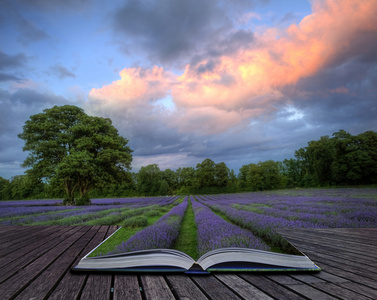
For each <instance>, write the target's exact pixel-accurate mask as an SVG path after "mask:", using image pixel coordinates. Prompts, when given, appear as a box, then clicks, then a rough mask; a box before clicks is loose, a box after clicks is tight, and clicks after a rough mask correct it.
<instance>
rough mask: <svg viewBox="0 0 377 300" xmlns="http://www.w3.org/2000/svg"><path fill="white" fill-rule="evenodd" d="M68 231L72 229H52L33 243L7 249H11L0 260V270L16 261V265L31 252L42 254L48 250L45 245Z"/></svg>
mask: <svg viewBox="0 0 377 300" xmlns="http://www.w3.org/2000/svg"><path fill="white" fill-rule="evenodd" d="M69 230H72V228H69V227H61V228H53V229H52V231H51V232H48V233H47V234H46V235H43V236H38V237H39V238H36V239H34V240H33V242H26V243H25V244H23V245H19V246H16V247H9V249H12V251H11V252H10V253H8V254H7V255H4V256H3V257H1V258H0V268H2V267H4V266H5V265H7V264H9V263H13V262H14V261H16V262H15V263H17V262H18V261H19V260H20V259H23V258H24V257H25V256H26V255H28V254H29V253H31V252H33V251H36V250H37V252H43V250H45V249H46V248H48V245H46V246H45V244H47V243H48V242H50V241H52V240H54V239H57V238H58V237H59V235H61V234H63V233H64V232H68V231H69ZM36 231H39V229H38V228H36ZM34 255H35V254H34ZM34 255H33V256H34ZM13 267H14V264H13Z"/></svg>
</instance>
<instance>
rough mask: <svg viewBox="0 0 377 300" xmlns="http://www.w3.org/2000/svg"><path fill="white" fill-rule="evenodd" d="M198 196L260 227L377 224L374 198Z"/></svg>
mask: <svg viewBox="0 0 377 300" xmlns="http://www.w3.org/2000/svg"><path fill="white" fill-rule="evenodd" d="M200 199H201V200H202V201H203V203H205V204H206V205H208V206H210V207H212V208H213V209H215V210H220V211H222V212H223V213H224V214H225V215H227V216H228V215H229V216H232V218H233V219H245V221H246V220H249V221H248V222H253V223H255V224H256V225H258V226H259V227H266V226H269V227H291V228H315V227H321V228H328V227H332V228H335V227H342V228H343V227H377V200H376V199H374V198H354V197H348V198H346V197H343V198H341V197H331V196H315V195H311V196H306V197H305V196H301V197H289V196H280V195H273V194H264V193H250V194H233V195H218V196H206V197H204V196H203V197H201V198H200ZM245 221H244V222H245Z"/></svg>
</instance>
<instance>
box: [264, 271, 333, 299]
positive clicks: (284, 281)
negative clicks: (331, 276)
mask: <svg viewBox="0 0 377 300" xmlns="http://www.w3.org/2000/svg"><path fill="white" fill-rule="evenodd" d="M267 277H268V278H270V279H271V280H273V281H275V282H277V283H279V284H281V285H283V286H285V287H286V288H288V289H290V290H293V291H295V292H296V293H298V294H300V295H301V296H302V297H306V298H309V299H315V300H317V299H336V298H335V297H332V296H331V295H329V294H327V293H324V292H322V291H319V290H318V289H316V288H313V287H312V286H310V285H308V284H306V283H303V282H300V281H299V280H297V279H295V278H293V277H292V276H280V275H268V276H267Z"/></svg>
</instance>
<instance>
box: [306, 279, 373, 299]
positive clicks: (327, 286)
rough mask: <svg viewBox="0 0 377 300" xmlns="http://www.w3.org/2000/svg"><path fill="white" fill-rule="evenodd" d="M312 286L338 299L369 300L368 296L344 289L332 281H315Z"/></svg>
mask: <svg viewBox="0 0 377 300" xmlns="http://www.w3.org/2000/svg"><path fill="white" fill-rule="evenodd" d="M312 287H313V288H315V289H318V290H321V291H323V292H326V293H328V294H331V295H332V296H335V297H337V298H339V299H345V300H348V299H357V300H370V298H369V297H366V296H363V295H361V294H360V293H357V292H354V291H351V290H349V289H345V288H343V287H341V286H338V285H335V284H333V283H317V284H314V285H312Z"/></svg>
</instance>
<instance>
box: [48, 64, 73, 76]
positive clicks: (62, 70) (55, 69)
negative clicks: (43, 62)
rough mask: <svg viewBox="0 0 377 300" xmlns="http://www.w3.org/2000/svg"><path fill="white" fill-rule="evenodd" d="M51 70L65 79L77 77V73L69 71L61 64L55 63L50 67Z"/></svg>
mask: <svg viewBox="0 0 377 300" xmlns="http://www.w3.org/2000/svg"><path fill="white" fill-rule="evenodd" d="M49 71H50V72H51V73H52V74H53V75H55V76H56V77H58V78H60V79H65V78H68V77H72V78H75V74H74V73H72V72H71V71H69V70H68V69H67V68H66V67H64V66H62V65H61V64H55V65H53V66H51V67H50V69H49Z"/></svg>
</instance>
